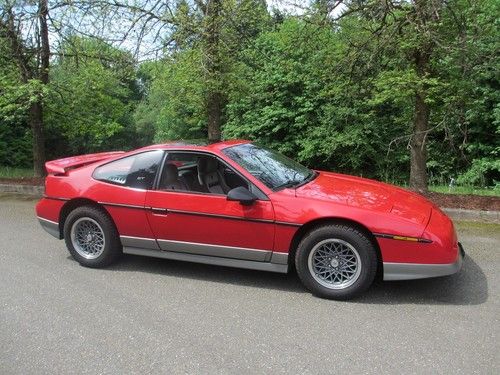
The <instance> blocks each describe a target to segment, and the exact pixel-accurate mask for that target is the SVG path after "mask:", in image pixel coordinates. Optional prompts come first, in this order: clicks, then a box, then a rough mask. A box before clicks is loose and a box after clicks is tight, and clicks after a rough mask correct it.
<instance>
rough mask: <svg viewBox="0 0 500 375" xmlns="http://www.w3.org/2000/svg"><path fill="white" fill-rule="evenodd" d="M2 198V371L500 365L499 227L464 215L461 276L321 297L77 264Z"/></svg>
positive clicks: (133, 260)
mask: <svg viewBox="0 0 500 375" xmlns="http://www.w3.org/2000/svg"><path fill="white" fill-rule="evenodd" d="M33 207H34V202H33V201H29V200H28V201H20V200H12V199H10V198H5V197H4V198H0V373H2V374H42V373H47V374H55V373H59V374H70V373H88V374H96V373H118V374H125V373H200V374H209V373H233V374H234V373H237V374H241V373H273V374H275V373H314V374H318V373H322V374H323V373H335V372H340V373H345V372H346V371H350V372H352V373H355V374H358V373H375V372H381V373H382V372H383V373H398V374H400V373H405V374H408V373H419V374H420V373H428V374H436V373H453V374H455V373H464V374H470V373H483V374H486V373H491V374H493V373H497V374H498V373H500V358H499V355H500V354H499V353H500V345H499V338H498V334H499V331H500V329H499V328H500V324H499V317H500V304H499V291H500V284H499V282H500V274H499V269H500V268H499V266H500V246H499V245H500V226H494V225H484V224H483V225H477V224H475V225H471V224H460V225H459V235H460V238H461V241H462V243H463V244H464V246H465V249H466V251H467V253H468V256H467V258H466V260H465V264H464V269H463V270H462V272H461V273H460V274H458V275H455V276H451V277H447V278H443V279H435V280H424V281H411V282H392V283H382V282H379V283H377V284H376V285H374V286H373V287H372V288H371V289H370V290H369V292H368V293H367V294H366V295H365V296H363V297H362V298H361V299H358V300H356V301H352V302H335V301H327V300H321V299H318V298H315V297H313V296H312V295H310V294H309V293H308V292H306V291H305V290H304V289H303V287H302V286H301V284H300V283H299V281H298V279H297V277H296V275H294V274H291V275H280V274H272V273H265V272H257V271H246V270H238V269H229V268H222V267H214V266H207V265H197V264H190V263H182V262H175V261H167V260H158V259H149V258H141V257H135V256H127V257H124V258H123V259H122V261H121V262H120V263H119V264H117V265H115V266H113V267H111V268H109V269H106V270H93V269H86V268H83V267H81V266H79V265H78V263H76V262H75V261H73V260H72V259H71V258H70V257H69V255H68V253H67V251H66V250H65V247H64V243H63V242H62V241H57V240H56V239H54V238H52V237H51V236H49V235H48V234H46V233H45V232H44V231H43V230H42V229H41V228H40V227H39V225H38V223H37V221H36V220H35V217H34V213H33Z"/></svg>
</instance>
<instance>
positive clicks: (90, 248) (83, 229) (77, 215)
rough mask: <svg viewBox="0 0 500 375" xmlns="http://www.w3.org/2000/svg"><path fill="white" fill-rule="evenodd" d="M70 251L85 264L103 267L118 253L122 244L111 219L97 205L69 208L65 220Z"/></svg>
mask: <svg viewBox="0 0 500 375" xmlns="http://www.w3.org/2000/svg"><path fill="white" fill-rule="evenodd" d="M64 240H65V242H66V247H67V248H68V250H69V252H70V253H71V255H72V256H73V258H75V260H76V261H78V263H80V264H81V265H83V266H86V267H95V268H99V267H105V266H107V265H109V264H111V263H112V262H113V261H114V260H115V259H116V258H117V257H118V256H119V255H120V254H121V243H120V239H119V236H118V233H117V231H116V228H115V225H114V223H113V221H112V220H111V218H110V217H109V216H108V215H107V214H106V213H105V212H103V211H102V210H100V209H98V208H96V207H89V206H83V207H78V208H76V209H74V210H73V211H71V213H70V214H69V215H68V217H67V218H66V221H65V223H64Z"/></svg>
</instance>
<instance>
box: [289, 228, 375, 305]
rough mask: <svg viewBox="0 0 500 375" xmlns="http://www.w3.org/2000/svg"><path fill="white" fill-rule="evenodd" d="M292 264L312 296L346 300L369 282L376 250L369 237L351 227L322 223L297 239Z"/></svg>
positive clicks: (367, 285) (365, 288)
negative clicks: (297, 243)
mask: <svg viewBox="0 0 500 375" xmlns="http://www.w3.org/2000/svg"><path fill="white" fill-rule="evenodd" d="M295 267H296V269H297V274H298V275H299V278H300V280H301V281H302V283H303V284H304V286H305V287H306V288H307V289H309V290H310V291H311V292H312V293H313V294H314V295H316V296H318V297H321V298H328V299H335V300H348V299H351V298H353V297H355V296H357V295H359V294H361V293H362V292H364V291H366V290H367V289H368V288H369V287H370V285H371V284H372V283H373V280H374V278H375V274H376V273H377V253H376V251H375V248H374V246H373V244H372V242H371V241H370V239H369V238H368V237H367V236H366V235H365V234H364V233H363V232H361V231H360V230H358V229H356V228H355V227H351V226H349V225H342V224H337V225H335V224H331V225H324V226H320V227H317V228H315V229H313V230H311V231H310V232H309V233H307V234H306V235H305V236H304V238H303V239H302V240H301V241H300V243H299V245H298V247H297V251H296V253H295Z"/></svg>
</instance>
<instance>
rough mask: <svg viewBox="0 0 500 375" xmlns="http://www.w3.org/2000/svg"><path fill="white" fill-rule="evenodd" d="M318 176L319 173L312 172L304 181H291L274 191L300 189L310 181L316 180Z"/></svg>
mask: <svg viewBox="0 0 500 375" xmlns="http://www.w3.org/2000/svg"><path fill="white" fill-rule="evenodd" d="M317 175H318V173H317V172H315V171H311V172H310V173H309V174H308V175H307V176H306V177H305V178H304V179H303V180H289V181H287V182H285V183H283V184H281V185H278V186H276V187H275V188H274V189H273V190H274V191H276V190H279V189H286V188H292V187H293V188H298V187H299V186H302V185H305V184H307V183H308V182H309V181H311V180H314V178H316V176H317Z"/></svg>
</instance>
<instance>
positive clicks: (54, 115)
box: [45, 39, 135, 157]
mask: <svg viewBox="0 0 500 375" xmlns="http://www.w3.org/2000/svg"><path fill="white" fill-rule="evenodd" d="M63 51H64V52H65V53H64V54H63V56H62V57H61V58H59V59H58V60H57V61H56V62H55V64H54V65H53V67H52V70H51V83H50V90H51V92H50V100H49V101H47V105H46V111H45V112H46V117H45V118H46V127H47V133H48V134H49V137H48V140H47V143H48V145H49V146H51V147H49V150H50V151H51V152H52V155H51V156H52V157H56V156H58V155H61V154H81V153H87V152H95V151H100V150H109V149H116V148H123V147H126V148H130V147H132V146H133V145H134V143H135V142H134V135H133V134H134V132H135V129H134V127H133V123H132V109H133V108H134V104H135V103H134V100H133V96H134V89H135V87H134V85H135V71H134V61H133V60H132V58H131V57H130V55H129V54H128V53H126V52H123V51H120V50H117V49H115V48H112V47H110V46H109V45H107V44H105V43H103V42H99V41H91V40H82V39H73V40H72V43H71V44H70V45H68V46H67V47H66V50H63ZM61 139H63V140H64V141H63V142H61ZM61 146H64V148H62V147H61Z"/></svg>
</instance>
